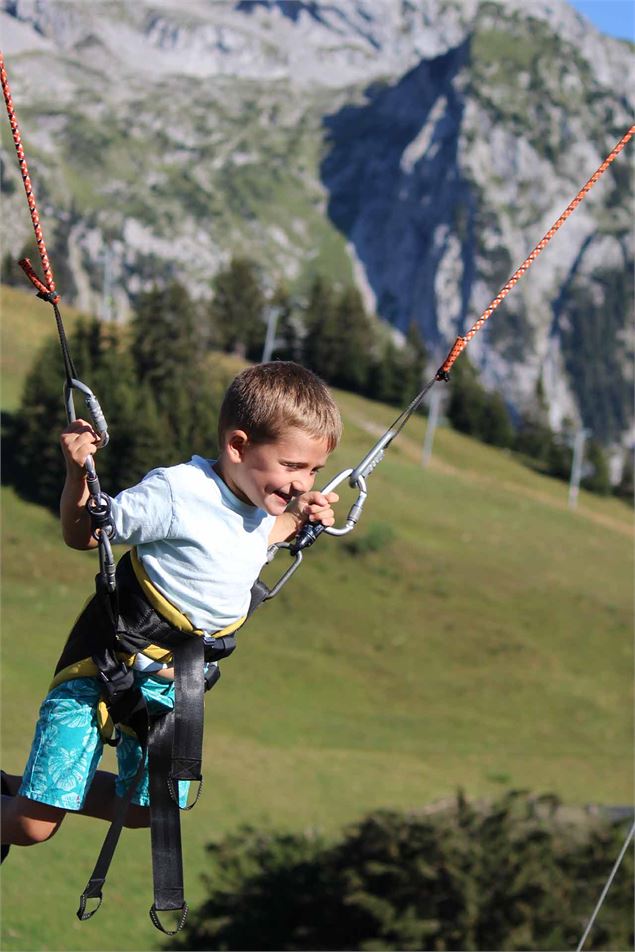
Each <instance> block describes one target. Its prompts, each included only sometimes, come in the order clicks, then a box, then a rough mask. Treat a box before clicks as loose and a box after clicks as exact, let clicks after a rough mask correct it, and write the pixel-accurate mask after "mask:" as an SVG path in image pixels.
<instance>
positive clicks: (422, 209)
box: [0, 0, 635, 446]
mask: <svg viewBox="0 0 635 952" xmlns="http://www.w3.org/2000/svg"><path fill="white" fill-rule="evenodd" d="M0 9H1V12H0V28H1V31H2V38H3V49H4V53H5V57H6V65H7V70H8V73H9V80H10V83H11V87H12V91H13V96H14V101H15V106H16V110H17V113H18V118H19V120H20V123H21V128H22V134H23V139H24V143H25V148H26V152H27V157H28V160H29V164H30V168H31V171H32V177H33V180H34V186H35V192H36V195H37V196H38V200H39V204H40V212H41V216H42V220H43V224H44V228H45V236H46V237H47V241H48V244H49V252H50V255H51V258H52V261H53V264H54V268H56V269H57V271H58V274H59V283H60V285H61V286H62V290H63V291H64V292H65V294H66V297H67V298H68V299H69V300H70V301H73V302H74V303H76V304H77V305H78V306H80V307H82V308H86V309H99V307H100V305H101V300H102V295H103V291H104V281H105V273H106V274H107V277H106V283H107V285H108V288H109V293H111V294H112V297H113V299H114V301H115V307H116V309H117V311H118V312H121V313H123V312H125V311H126V310H127V309H128V308H129V305H130V302H131V300H134V296H135V295H136V294H137V293H138V292H139V290H140V289H141V288H143V287H146V286H148V285H149V284H151V283H152V282H153V281H154V280H156V279H157V278H164V277H169V276H177V277H179V278H180V279H181V280H183V281H184V283H186V284H187V286H188V287H189V289H190V291H191V292H192V293H194V294H196V295H198V296H208V295H209V293H210V287H209V285H210V279H211V277H212V276H213V275H214V273H215V272H216V271H217V270H218V269H219V268H220V267H222V266H223V265H224V264H226V263H227V261H228V260H229V259H230V257H231V255H232V254H234V253H246V254H248V255H250V256H252V257H254V258H255V259H256V260H257V261H258V262H259V263H260V264H261V265H262V267H263V271H264V273H265V274H267V275H268V277H269V279H270V280H271V281H272V282H273V281H275V280H276V279H277V278H279V277H284V278H285V279H286V280H287V282H288V283H290V285H291V286H292V288H294V289H295V290H296V292H297V293H298V294H301V293H302V291H303V290H304V289H306V286H307V283H308V281H309V280H310V278H311V276H312V275H313V274H314V273H315V272H323V273H325V274H327V275H329V276H330V278H331V279H333V280H336V281H339V282H346V281H350V280H354V281H356V283H357V284H358V285H359V286H360V288H361V289H362V290H363V293H364V295H365V299H366V301H367V304H368V305H369V307H370V308H372V309H374V310H376V312H377V313H378V314H379V315H380V317H382V318H384V319H385V320H387V321H390V322H391V323H392V324H393V325H394V326H395V328H397V329H399V330H400V331H405V330H406V328H407V326H408V324H409V323H410V321H411V320H413V319H414V320H416V321H417V322H418V324H419V325H420V327H421V329H422V331H423V334H424V338H425V339H426V342H427V344H428V347H429V349H430V351H431V352H432V353H433V354H434V358H435V361H437V358H438V362H440V360H441V359H442V358H443V357H444V356H445V354H446V353H447V350H448V347H449V345H450V344H451V343H452V341H453V340H454V338H455V337H456V335H457V334H458V333H462V332H464V331H465V330H466V329H467V328H468V327H469V326H471V324H472V323H473V322H474V320H476V318H477V317H478V316H479V314H480V313H481V311H482V310H483V309H484V308H485V307H486V306H487V304H488V303H489V302H490V300H491V299H492V298H493V297H494V295H495V294H496V293H497V291H498V290H499V289H500V287H501V286H502V285H503V284H504V283H505V281H506V280H507V278H508V277H509V275H510V274H511V273H512V272H513V271H514V269H515V268H516V267H517V266H518V264H520V262H521V261H523V259H524V258H525V257H526V255H527V254H528V252H529V251H530V250H531V248H533V246H534V245H535V244H536V243H537V242H538V240H539V239H540V238H541V237H542V236H543V234H544V233H545V232H546V231H547V229H548V228H549V227H550V225H551V224H552V223H553V222H554V220H555V219H556V218H557V217H558V215H559V214H560V213H561V212H562V211H563V210H564V208H565V207H566V206H567V205H568V203H569V201H570V200H571V199H572V198H573V197H574V195H575V194H576V193H577V191H578V189H579V188H580V186H581V185H582V184H583V183H584V182H585V181H586V180H587V179H588V178H589V176H590V175H591V174H592V173H593V172H594V171H595V169H596V168H597V167H598V166H599V165H600V163H601V161H602V159H603V158H604V157H605V156H606V155H607V154H608V152H609V151H610V150H611V148H612V147H613V146H614V145H615V143H616V142H617V141H618V139H620V137H621V136H622V135H623V134H624V132H625V131H626V130H627V129H628V128H629V126H630V125H631V124H632V122H633V114H634V112H635V109H634V108H633V107H634V97H633V92H632V90H633V89H635V85H634V84H633V82H632V73H633V47H632V45H631V44H629V43H627V42H625V41H620V40H614V39H610V38H608V37H605V36H603V35H601V34H600V33H598V32H597V31H596V30H595V29H594V28H593V27H592V26H590V24H588V22H587V21H585V20H584V19H583V18H582V17H581V16H579V15H578V14H577V13H576V12H575V11H574V10H573V9H572V8H571V7H569V6H568V4H567V3H565V2H564V0H534V2H532V4H530V5H528V4H526V3H524V2H522V0H504V2H476V0H466V2H463V0H330V2H329V0H324V2H321V0H235V2H225V0H220V2H207V0H180V2H178V3H177V0H154V2H150V0H137V2H136V3H135V4H129V3H125V2H120V0H100V3H98V4H96V3H89V2H88V0H73V2H71V0H3V2H2V3H1V4H0ZM632 148H635V146H633V145H629V146H627V148H626V150H625V152H624V153H622V155H621V156H620V157H619V158H618V159H617V160H616V161H615V162H614V163H613V165H612V166H611V167H610V169H609V170H608V171H607V172H606V174H605V175H604V176H603V178H602V179H601V180H600V182H599V183H598V184H597V185H595V187H594V189H593V190H592V191H591V193H590V194H589V197H588V198H587V199H586V200H585V201H584V202H583V203H582V205H581V206H580V207H579V208H578V209H577V210H576V212H575V213H574V215H573V216H572V218H571V219H570V220H569V221H568V222H567V223H566V225H565V226H564V227H563V229H562V231H561V232H559V234H558V235H557V236H556V237H555V238H554V240H553V242H552V243H551V244H550V245H549V247H548V248H547V249H546V250H545V251H544V252H543V253H542V255H541V256H540V258H539V260H538V261H537V262H536V263H535V264H534V265H533V267H532V268H531V270H530V272H529V274H527V276H526V277H524V278H523V279H522V281H521V282H520V283H519V285H518V287H517V288H516V289H514V291H513V292H512V293H511V294H510V295H509V297H508V298H507V299H506V301H505V303H504V304H503V305H502V306H501V308H500V309H499V311H497V312H496V314H495V315H494V317H493V318H492V319H491V320H490V321H489V322H488V325H487V326H486V329H485V330H483V331H482V332H481V334H479V335H477V336H476V337H475V338H474V341H473V343H472V344H471V345H470V349H469V353H470V358H471V359H472V360H473V361H474V362H475V363H476V364H477V365H478V366H479V368H480V370H481V373H482V377H483V380H484V382H485V383H486V384H487V385H488V386H491V387H496V388H498V389H500V390H501V391H502V392H503V393H504V394H505V397H506V399H507V401H508V403H509V404H510V406H511V407H512V408H514V409H515V410H516V411H517V412H523V411H525V410H526V409H528V408H529V407H531V406H532V404H533V403H534V402H535V395H536V391H537V388H538V386H539V385H540V387H541V388H542V391H543V393H544V395H545V398H546V401H547V403H548V406H549V414H550V422H551V424H552V425H553V426H555V427H556V428H557V427H560V426H562V424H563V421H565V419H567V418H569V419H571V420H573V421H575V422H582V423H583V424H584V425H585V426H587V427H589V428H590V429H592V430H593V432H594V433H595V434H596V435H597V436H598V437H600V438H601V439H602V440H603V441H604V442H605V443H607V444H609V445H613V446H617V445H620V444H621V445H628V444H630V443H632V441H633V439H634V437H635V431H634V429H633V414H632V383H633V360H632V356H633V327H632V320H631V310H632V301H633V278H632V275H633V240H632V230H631V224H630V216H629V208H630V207H632V181H631V176H630V169H631V159H630V156H629V150H630V149H632ZM12 149H13V146H12V143H11V139H10V135H9V130H8V124H7V123H4V124H3V131H2V155H1V158H2V182H3V192H4V200H3V212H4V216H5V220H6V221H7V222H8V224H9V228H10V234H11V239H10V242H8V243H7V245H6V247H9V248H11V250H12V251H13V250H14V251H15V253H16V255H17V254H18V253H19V251H20V249H21V248H22V246H23V245H24V243H25V242H26V241H27V240H28V239H29V236H30V232H29V230H30V219H29V216H28V212H27V208H26V203H25V200H24V195H23V192H22V188H21V183H20V179H19V174H18V169H17V163H16V160H15V155H14V154H12Z"/></svg>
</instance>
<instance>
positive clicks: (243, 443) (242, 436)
mask: <svg viewBox="0 0 635 952" xmlns="http://www.w3.org/2000/svg"><path fill="white" fill-rule="evenodd" d="M248 444H249V437H248V436H247V434H246V433H245V431H244V430H231V432H229V433H228V434H227V437H226V441H225V446H226V449H227V456H228V458H229V459H230V461H231V462H232V463H242V461H243V458H244V455H245V450H246V449H247V445H248Z"/></svg>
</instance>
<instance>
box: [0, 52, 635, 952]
mask: <svg viewBox="0 0 635 952" xmlns="http://www.w3.org/2000/svg"><path fill="white" fill-rule="evenodd" d="M0 81H1V83H2V89H3V93H4V98H5V102H6V106H7V114H8V117H9V123H10V125H11V132H12V135H13V140H14V144H15V148H16V153H17V156H18V163H19V166H20V172H21V174H22V180H23V182H24V188H25V191H26V196H27V201H28V205H29V210H30V213H31V220H32V223H33V228H34V232H35V238H36V242H37V245H38V251H39V254H40V259H41V263H42V271H43V273H44V282H42V281H41V280H40V279H39V278H38V276H37V275H36V273H35V271H34V270H33V268H32V266H31V263H30V261H29V260H28V258H25V259H23V260H21V261H20V262H19V264H20V266H21V267H22V268H23V270H24V271H25V273H26V275H27V277H28V278H29V280H30V281H31V283H32V284H33V285H34V287H35V288H36V289H37V296H38V297H40V298H42V299H43V300H45V301H48V302H49V303H51V304H52V306H53V309H54V312H55V320H56V324H57V329H58V335H59V338H60V345H61V348H62V355H63V359H64V367H65V372H66V382H65V387H64V393H65V404H66V412H67V417H68V419H69V422H70V421H72V420H74V419H75V410H74V406H73V391H79V392H81V393H82V395H83V396H84V400H85V402H86V406H87V408H88V411H89V413H90V415H91V418H92V420H93V424H94V427H95V430H96V431H97V432H98V433H99V435H100V440H101V445H102V446H105V445H106V443H107V441H108V430H107V425H106V421H105V418H104V415H103V413H102V411H101V408H100V406H99V403H98V401H97V399H96V398H95V396H94V394H93V393H92V391H91V390H90V388H89V387H87V386H86V385H85V384H84V383H82V381H80V380H79V379H78V378H77V375H76V373H75V369H74V367H73V363H72V359H71V357H70V352H69V349H68V343H67V341H66V335H65V333H64V326H63V322H62V319H61V315H60V313H59V309H58V306H57V305H58V301H59V295H58V294H57V291H56V289H55V282H54V279H53V273H52V270H51V266H50V262H49V259H48V255H47V252H46V246H45V244H44V238H43V235H42V228H41V225H40V221H39V217H38V213H37V207H36V203H35V196H34V194H33V188H32V185H31V180H30V177H29V172H28V167H27V163H26V158H25V155H24V149H23V147H22V142H21V139H20V132H19V128H18V122H17V117H16V115H15V110H14V107H13V101H12V97H11V92H10V89H9V83H8V78H7V73H6V69H5V66H4V58H3V56H2V53H0ZM634 134H635V125H633V126H631V127H630V129H628V130H627V132H626V133H625V134H624V135H623V136H622V138H621V139H620V140H619V142H618V143H617V144H616V145H615V147H614V148H613V149H612V150H611V152H610V153H609V155H608V156H607V157H606V159H605V160H604V161H603V162H602V164H601V165H600V166H599V168H598V169H597V170H596V171H595V172H594V173H593V175H592V176H591V178H590V179H588V181H587V182H586V183H585V184H584V185H583V186H582V188H581V189H580V190H579V192H578V193H577V195H576V196H575V198H574V199H573V200H572V201H571V202H570V203H569V205H568V206H567V208H566V209H565V210H564V212H563V213H562V214H561V215H560V217H559V218H558V219H557V220H556V221H555V222H554V224H553V225H552V226H551V228H550V229H549V231H548V232H547V233H546V234H545V235H544V237H543V238H542V239H541V240H540V241H539V242H538V244H537V245H536V246H535V247H534V248H533V250H532V251H531V252H530V254H529V255H528V256H527V258H525V260H524V261H523V262H522V264H521V265H520V266H519V267H518V268H517V269H516V271H515V272H514V273H513V274H512V276H511V277H510V278H509V280H508V281H507V283H506V284H505V285H504V286H503V287H502V288H501V290H500V291H499V292H498V294H497V295H496V297H495V298H494V299H493V300H492V302H491V303H490V304H489V305H488V307H487V308H486V309H485V310H484V311H483V313H482V314H481V315H480V317H479V318H478V320H477V321H476V322H475V323H474V324H473V325H472V327H471V328H470V329H469V331H468V332H467V333H466V334H465V335H464V336H459V337H457V338H456V340H455V342H454V344H453V345H452V348H451V349H450V352H449V353H448V355H447V357H446V358H445V360H444V361H443V363H442V364H441V366H440V367H439V369H438V371H437V372H436V374H435V375H434V377H433V378H432V379H431V380H430V381H428V382H427V383H426V384H425V386H424V387H423V388H422V390H421V391H420V392H419V393H418V394H417V396H416V397H415V398H414V399H413V400H412V401H411V403H410V404H409V405H408V406H407V407H406V409H405V410H404V411H403V412H402V413H401V414H400V415H399V416H398V417H397V419H396V420H395V421H394V423H393V424H392V425H391V426H390V427H389V428H388V429H387V430H386V432H385V433H384V434H383V435H382V436H381V437H380V439H379V440H378V441H377V443H376V444H375V445H374V446H373V447H372V449H371V450H370V451H369V452H368V453H367V454H366V456H365V457H364V458H363V459H362V460H361V461H360V462H359V463H358V464H357V466H355V467H354V468H351V469H346V470H343V471H342V472H341V473H339V474H338V475H337V476H336V477H334V479H332V480H331V482H330V483H328V485H327V486H325V487H324V489H323V490H322V492H323V493H327V492H330V491H331V490H332V489H334V488H335V487H336V486H338V485H339V484H340V483H342V482H344V481H347V482H348V484H349V486H350V487H351V488H352V489H356V490H357V492H358V495H357V499H356V501H355V502H354V503H353V506H352V507H351V509H350V511H349V513H348V517H347V519H346V522H345V524H344V526H343V527H342V528H337V527H335V526H330V527H325V526H324V525H322V524H321V523H306V524H305V526H304V527H303V528H302V529H301V531H300V532H299V534H298V536H297V537H296V539H295V540H294V541H292V542H284V543H279V544H277V545H274V546H271V547H270V549H269V553H268V561H271V559H272V558H273V557H274V556H275V554H276V552H277V551H278V550H279V549H280V548H287V549H289V551H290V553H291V555H292V556H293V558H294V561H293V563H292V564H291V566H290V567H289V568H288V569H287V571H286V572H285V573H284V574H283V575H282V576H281V578H280V579H279V580H278V582H277V583H276V584H275V585H274V586H273V587H272V588H268V587H267V586H266V585H265V584H264V583H263V582H262V581H261V580H260V579H258V580H257V581H256V583H255V584H254V587H253V589H252V593H251V604H250V607H249V611H248V614H247V616H245V618H243V619H240V620H239V621H237V622H236V623H235V624H234V625H231V626H230V627H229V628H227V629H224V630H223V631H220V632H216V633H215V635H213V636H210V637H207V638H206V637H205V633H204V632H201V631H198V630H195V629H194V628H193V626H192V625H191V623H190V622H189V620H188V619H187V618H186V617H185V616H184V615H182V614H181V613H180V612H179V611H178V609H177V608H175V606H173V605H171V604H170V602H169V601H168V600H167V599H165V598H164V596H163V595H162V594H161V593H160V592H158V591H157V590H156V588H155V587H154V586H153V585H152V583H151V582H150V580H149V579H148V577H147V575H146V574H145V572H144V571H143V566H142V565H141V563H140V561H139V559H138V557H137V554H136V552H135V551H134V550H133V551H132V552H130V553H127V554H126V555H124V556H123V558H121V559H120V561H119V564H118V565H117V566H116V568H115V562H114V559H113V556H112V550H111V547H110V538H111V537H112V535H113V526H112V521H111V517H110V500H109V497H108V496H107V495H106V494H105V493H103V492H102V491H101V488H100V486H99V480H98V478H97V474H96V472H95V467H94V461H93V459H92V457H88V459H87V460H86V464H85V465H86V470H87V485H88V488H89V494H90V498H89V501H88V503H87V509H88V512H89V514H90V518H91V524H92V529H93V534H94V537H95V539H96V540H97V542H98V546H99V560H100V571H99V574H98V575H97V578H96V593H95V595H94V596H93V597H92V598H91V600H90V601H89V602H88V604H87V605H86V607H85V608H84V610H83V611H82V613H81V615H80V616H79V618H78V619H77V621H76V623H75V625H74V627H73V629H72V631H71V634H70V635H69V638H68V640H67V642H66V645H65V647H64V650H63V651H62V655H61V657H60V659H59V662H58V664H57V667H56V671H55V677H54V679H53V682H52V686H56V685H57V684H61V683H62V682H63V681H65V680H68V679H70V678H74V677H82V676H92V677H98V678H99V680H100V682H101V687H102V702H103V703H102V704H100V705H99V709H98V720H99V724H100V729H101V730H102V733H103V736H105V737H106V739H107V740H110V737H111V734H112V728H113V725H118V727H119V729H123V730H127V731H133V732H134V733H135V734H136V736H137V738H138V739H139V742H140V744H141V748H142V752H143V755H144V756H142V757H141V759H140V764H139V768H138V770H137V774H136V775H135V777H134V780H133V782H132V784H131V785H130V787H129V788H128V790H127V793H126V796H125V797H124V798H119V800H118V803H117V807H116V813H115V816H114V818H113V820H112V823H111V826H110V829H109V830H108V833H107V835H106V838H105V840H104V843H103V846H102V849H101V852H100V854H99V857H98V859H97V863H96V865H95V868H94V870H93V873H92V876H91V877H90V879H89V881H88V884H87V886H86V888H85V890H84V892H83V893H82V896H81V899H80V907H79V910H78V913H77V915H78V917H79V918H80V919H82V920H84V919H89V918H90V917H91V916H92V915H94V913H95V912H96V911H97V909H99V907H100V905H101V902H102V889H103V885H104V882H105V880H106V875H107V872H108V868H109V866H110V862H111V860H112V856H113V853H114V850H115V847H116V845H117V842H118V839H119V836H120V834H121V830H122V828H123V825H124V821H125V816H126V812H127V809H128V806H129V804H130V802H131V798H132V796H133V794H134V792H135V790H136V788H137V786H138V783H139V780H140V779H141V776H142V774H143V770H144V761H145V754H146V752H147V754H148V768H149V778H150V813H151V839H152V868H153V881H154V902H153V905H152V908H151V909H150V917H151V919H152V922H153V923H154V925H155V926H156V927H157V928H158V929H160V930H161V931H162V932H165V933H166V934H167V935H175V934H176V933H177V932H178V931H179V930H180V929H181V928H182V927H183V925H184V923H185V920H186V917H187V913H188V907H187V903H186V902H185V897H184V890H183V862H182V855H181V831H180V820H179V810H180V808H179V803H178V781H179V780H187V781H195V782H198V784H199V788H198V791H197V794H196V798H195V800H194V802H193V803H191V804H190V805H188V806H187V807H185V809H191V808H192V807H193V806H194V805H195V803H196V802H197V800H198V797H199V796H200V791H201V785H202V774H201V757H202V744H203V700H204V694H205V691H207V690H209V689H210V688H212V687H213V686H214V684H216V683H217V681H218V678H219V677H220V670H219V669H218V667H217V666H216V664H214V662H217V661H218V660H220V659H221V658H226V657H228V655H230V654H231V653H232V651H233V650H234V648H235V646H236V639H235V633H236V631H237V630H238V628H239V627H240V626H241V625H242V624H244V622H245V621H246V619H247V618H248V617H249V616H250V615H251V614H252V613H253V611H254V610H255V609H256V608H257V607H258V606H259V605H260V604H262V603H263V602H264V601H265V600H268V599H270V598H273V597H274V596H275V595H277V594H278V592H279V591H280V589H281V588H282V586H283V585H285V584H286V582H287V581H288V580H289V579H290V577H291V576H292V574H293V573H294V572H295V571H296V569H297V568H298V566H299V565H300V564H301V562H302V558H303V552H304V550H305V549H306V548H308V547H309V546H310V545H312V544H313V543H314V542H315V541H316V539H317V538H318V537H319V535H320V534H321V533H322V532H327V533H328V534H330V535H336V536H341V535H345V534H346V533H348V532H350V531H351V530H352V529H353V528H355V526H356V524H357V522H358V520H359V518H360V516H361V514H362V510H363V507H364V503H365V501H366V498H367V495H368V491H367V482H366V481H367V478H368V476H369V475H370V473H372V471H373V470H374V469H375V467H376V466H377V464H378V463H379V462H381V460H382V459H383V457H384V452H385V450H386V449H387V447H388V446H389V445H390V443H391V442H392V441H393V440H394V438H395V437H396V436H397V435H398V434H399V433H400V432H401V430H402V429H403V427H404V426H405V424H406V423H407V422H408V420H409V419H410V417H411V416H412V414H413V413H414V412H415V411H416V410H417V409H418V408H419V407H420V406H421V405H422V403H423V401H424V398H425V396H426V395H427V393H428V392H429V391H430V389H431V388H432V387H433V385H434V384H435V383H436V382H438V381H447V380H448V379H449V372H450V369H451V368H452V366H453V364H454V362H455V361H456V359H457V357H458V356H459V355H460V354H461V352H462V351H463V350H464V349H465V347H466V346H467V344H468V343H469V342H470V341H471V340H472V338H473V337H474V335H475V334H476V333H477V332H478V331H479V330H480V329H481V328H482V327H483V326H484V324H485V322H486V321H487V320H488V319H489V317H490V316H491V315H492V313H493V312H494V310H495V309H496V308H497V307H498V306H499V304H500V303H501V302H502V301H503V299H504V298H505V297H506V296H507V294H508V293H509V292H510V291H511V290H512V288H513V287H514V286H515V285H516V284H517V282H518V281H519V280H520V278H521V277H522V276H523V275H524V274H525V272H526V271H527V270H528V269H529V267H530V266H531V264H532V263H533V262H534V261H535V259H536V258H537V257H538V255H539V254H540V253H541V251H542V250H543V249H544V248H545V247H546V245H547V244H548V243H549V241H550V240H551V239H552V238H553V236H554V235H555V233H556V232H557V231H558V230H559V228H560V227H561V226H562V225H563V224H564V222H565V221H566V220H567V219H568V218H569V216H570V215H571V214H572V213H573V211H575V209H576V208H577V206H578V205H579V204H580V202H581V201H582V200H583V199H584V198H585V196H586V195H587V194H588V192H589V191H590V189H591V188H592V186H593V185H594V184H595V183H596V182H597V181H598V179H599V178H600V177H601V176H602V175H603V174H604V172H605V171H606V170H607V169H608V167H609V166H610V165H611V163H612V162H613V161H614V160H615V159H616V158H617V156H618V155H619V153H620V152H621V151H622V149H623V148H624V146H625V145H626V144H627V142H629V140H630V139H631V138H632V137H633V135H634ZM139 652H141V653H142V654H144V655H146V656H148V657H150V658H152V659H153V660H161V661H164V662H168V661H169V662H170V663H171V664H172V665H173V666H174V679H175V705H174V709H173V710H172V711H170V712H169V713H168V714H166V715H163V716H161V717H159V718H156V719H151V718H150V717H149V716H148V711H147V707H146V704H145V701H144V698H143V696H142V695H141V692H140V690H139V689H138V687H137V686H136V683H135V679H134V675H133V672H132V665H133V663H134V659H135V657H136V655H137V654H138V653H139ZM634 835H635V825H634V826H633V828H632V829H631V831H630V832H629V835H628V837H627V840H626V843H625V844H624V847H623V849H622V852H621V853H620V856H619V858H618V860H617V863H616V864H615V867H614V869H613V872H612V873H611V876H610V878H609V881H608V883H607V886H606V889H605V891H604V892H603V894H602V896H601V897H600V902H599V903H598V906H597V907H596V910H595V911H594V913H593V916H592V918H591V921H590V922H589V925H588V927H587V930H586V931H585V933H584V935H583V937H582V940H581V942H580V944H579V946H578V949H579V950H580V949H581V948H582V946H583V945H584V941H585V939H586V937H587V935H588V932H589V930H590V928H591V926H592V924H593V921H594V919H595V916H596V915H597V912H598V909H599V907H600V905H601V903H602V901H603V899H604V897H605V895H606V891H607V890H608V887H609V886H610V883H611V881H612V877H613V876H614V874H615V871H616V869H617V867H618V866H619V863H620V862H621V859H622V857H623V855H624V852H625V849H626V847H627V845H628V843H629V842H630V839H631V838H632V837H633V836H634ZM89 899H92V900H96V901H97V905H96V906H95V907H94V908H92V909H91V910H88V909H87V902H88V900H89ZM163 911H176V912H178V914H179V918H178V922H177V925H176V928H175V929H172V930H168V929H166V928H165V927H164V926H163V925H162V923H161V922H160V920H159V916H158V913H159V912H163Z"/></svg>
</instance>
